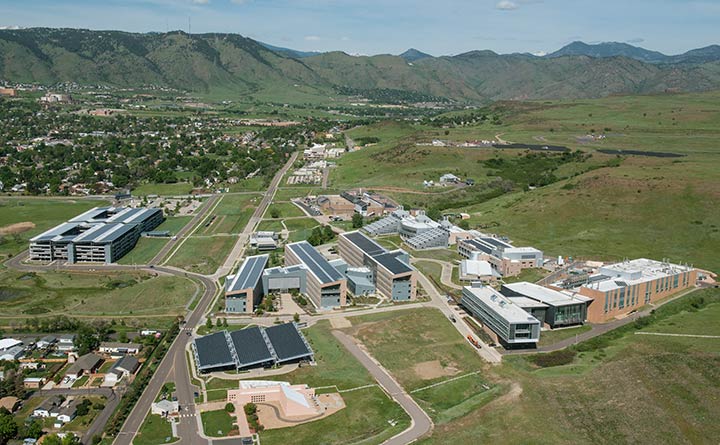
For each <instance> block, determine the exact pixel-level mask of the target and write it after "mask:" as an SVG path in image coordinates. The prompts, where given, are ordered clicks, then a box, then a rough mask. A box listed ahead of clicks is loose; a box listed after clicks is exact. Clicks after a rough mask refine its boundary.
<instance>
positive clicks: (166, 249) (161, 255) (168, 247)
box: [149, 195, 221, 264]
mask: <svg viewBox="0 0 720 445" xmlns="http://www.w3.org/2000/svg"><path fill="white" fill-rule="evenodd" d="M220 196H221V195H212V196H210V198H208V200H207V201H206V202H205V205H204V206H203V208H202V209H201V210H200V211H199V212H197V213H196V214H195V216H193V218H192V219H191V220H190V222H189V223H188V224H185V227H183V228H182V229H180V231H179V232H178V233H176V234H175V236H174V237H173V238H171V239H170V241H168V242H167V243H166V244H165V246H163V248H162V249H160V251H159V252H158V253H157V255H155V257H154V258H153V259H151V260H150V263H149V264H160V263H161V262H162V260H163V259H165V257H166V256H167V255H168V253H170V252H172V250H173V249H174V248H175V246H176V245H177V244H178V243H180V242H182V240H183V238H184V237H185V235H186V234H187V233H188V232H190V231H191V230H193V228H195V226H197V225H198V224H199V223H200V221H202V219H203V218H205V216H207V214H208V212H209V211H210V210H211V209H212V208H213V207H214V206H215V203H216V202H217V201H218V199H220Z"/></svg>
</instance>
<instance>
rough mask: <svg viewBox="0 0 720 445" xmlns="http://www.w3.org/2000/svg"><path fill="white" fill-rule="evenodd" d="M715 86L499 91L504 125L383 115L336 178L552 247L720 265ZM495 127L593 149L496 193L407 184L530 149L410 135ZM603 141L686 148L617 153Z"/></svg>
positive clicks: (466, 133)
mask: <svg viewBox="0 0 720 445" xmlns="http://www.w3.org/2000/svg"><path fill="white" fill-rule="evenodd" d="M719 97H720V93H718V92H714V93H704V94H683V95H679V94H665V95H653V96H622V97H609V98H604V99H596V100H573V101H546V102H534V103H520V102H514V103H502V104H498V105H496V106H494V109H493V110H492V111H491V113H497V114H499V115H501V117H502V119H501V120H502V124H501V125H493V124H490V123H483V124H478V125H474V126H463V127H455V128H449V129H438V128H430V127H427V126H423V125H409V124H401V123H389V122H385V123H380V124H375V125H371V126H365V127H360V128H357V129H354V130H352V131H350V132H349V133H350V135H351V136H352V137H361V136H375V137H378V138H379V139H380V142H379V143H378V144H377V145H375V146H374V147H369V148H366V149H362V150H359V151H358V152H355V153H350V154H347V155H346V156H344V157H343V158H341V159H340V161H339V167H338V168H337V169H334V170H333V173H332V179H333V181H334V182H333V186H334V187H338V188H342V187H350V186H357V185H360V186H363V187H365V188H368V189H373V188H377V189H382V188H385V189H387V191H386V192H384V193H386V194H388V195H390V196H393V197H395V198H397V199H399V201H400V202H401V203H403V204H406V205H411V206H420V207H429V206H437V205H441V206H444V205H450V207H449V208H446V210H447V211H448V212H450V213H456V212H467V213H469V214H470V215H471V216H472V218H471V219H470V221H469V222H470V225H471V227H473V228H479V229H480V230H482V231H486V232H494V233H499V234H503V235H507V236H509V237H510V238H511V239H513V240H514V241H515V242H516V243H517V244H519V245H524V244H527V245H533V246H535V247H538V248H540V249H543V250H544V251H545V252H546V253H547V254H548V256H554V255H563V256H566V257H567V256H572V257H593V258H597V259H605V260H620V259H623V258H633V257H642V256H645V257H651V258H657V259H662V258H669V259H670V260H671V261H674V262H684V261H687V262H688V263H691V264H694V265H696V266H701V267H704V268H708V269H710V270H715V271H718V270H720V259H718V256H717V255H716V254H715V252H714V249H712V248H711V247H710V246H713V245H717V244H718V243H720V224H719V223H718V221H720V206H717V205H713V204H712V203H714V202H717V201H718V199H719V198H720V169H718V168H716V166H717V165H718V164H720V150H718V147H717V140H718V138H719V137H720V102H719V101H718V98H719ZM445 131H447V134H445ZM591 134H595V135H600V134H602V135H603V136H604V137H603V138H592V137H588V135H591ZM496 135H500V137H501V138H502V139H504V140H507V141H511V142H518V143H529V144H538V145H540V144H548V145H550V144H555V145H564V146H567V147H569V148H570V149H571V150H582V151H583V152H585V153H587V154H590V155H591V157H590V158H589V159H587V160H585V161H583V162H569V163H565V164H563V165H561V166H560V167H559V168H557V169H556V170H554V172H553V173H554V175H555V176H556V177H557V178H558V179H559V181H558V182H555V183H554V184H551V185H548V186H544V187H540V188H537V189H535V190H530V191H520V190H521V189H522V188H521V187H515V191H514V192H510V193H507V194H502V195H501V196H499V197H497V196H498V194H497V193H495V194H487V193H479V192H478V191H477V190H480V189H482V187H480V188H479V189H477V190H476V191H475V192H470V191H469V190H470V189H472V187H469V188H467V189H463V190H461V191H457V192H452V193H447V194H439V193H432V194H429V195H423V194H417V193H416V194H411V193H409V192H410V191H412V190H404V191H403V190H400V189H413V188H416V189H417V187H416V186H417V183H418V182H421V180H422V179H423V178H425V177H426V176H431V175H435V176H437V175H438V173H440V172H441V171H442V172H443V173H455V174H457V175H458V176H460V177H464V174H468V175H471V176H473V175H474V176H475V178H474V179H476V181H478V185H480V186H482V184H483V183H484V182H486V181H487V180H489V179H490V178H492V177H493V176H494V175H496V174H498V171H497V170H492V171H488V170H487V169H486V167H484V166H483V165H484V164H483V162H482V161H483V160H484V159H488V158H498V159H503V160H505V161H508V162H511V161H512V160H513V159H518V158H519V157H521V156H524V155H525V154H524V151H522V150H496V149H470V148H468V149H462V148H445V147H425V146H416V145H415V143H416V142H426V141H429V140H432V139H434V138H439V139H443V140H451V141H457V142H461V141H466V140H476V139H487V140H492V139H494V138H495V136H496ZM599 149H611V150H630V149H631V150H639V151H645V152H651V151H652V152H670V153H677V154H681V155H685V156H684V157H680V158H657V157H646V156H624V157H622V158H617V157H616V156H615V155H613V154H603V153H600V152H598V151H597V150H599ZM603 165H607V166H605V167H603ZM530 167H532V166H530ZM520 173H521V172H520ZM488 174H490V175H491V176H488ZM502 174H503V175H509V177H511V178H512V177H517V176H518V172H513V171H506V172H504V173H502ZM520 178H522V177H521V176H520ZM426 179H427V178H426ZM430 179H432V178H430ZM516 181H517V179H516ZM416 191H420V190H416ZM670 215H672V217H670ZM658 240H663V242H658Z"/></svg>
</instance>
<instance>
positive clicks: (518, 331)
mask: <svg viewBox="0 0 720 445" xmlns="http://www.w3.org/2000/svg"><path fill="white" fill-rule="evenodd" d="M461 304H462V305H463V307H465V308H466V309H467V310H468V311H470V313H471V314H472V315H473V316H474V317H475V318H476V319H478V320H479V321H480V322H481V323H482V324H483V326H485V327H487V328H489V329H490V330H491V331H492V332H493V333H494V334H495V335H496V336H497V338H498V340H499V342H500V343H501V344H502V345H503V346H505V347H507V348H516V347H532V346H535V345H536V344H537V342H538V340H539V339H540V327H541V326H540V321H539V320H538V319H536V318H535V317H533V316H532V315H530V314H529V313H527V312H526V311H525V310H523V309H522V308H521V307H520V306H518V305H516V304H515V303H513V302H512V301H511V300H510V299H508V298H507V297H505V296H503V295H502V294H501V293H500V292H498V291H496V290H495V289H493V288H491V287H489V286H482V285H473V286H465V287H463V290H462V300H461Z"/></svg>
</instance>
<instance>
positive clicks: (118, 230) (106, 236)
mask: <svg viewBox="0 0 720 445" xmlns="http://www.w3.org/2000/svg"><path fill="white" fill-rule="evenodd" d="M133 230H135V226H134V225H127V224H118V223H109V224H97V225H95V226H94V227H92V228H91V229H90V230H87V231H85V232H83V233H81V234H80V235H78V236H77V237H75V239H73V243H95V244H106V243H111V242H113V241H115V240H117V239H118V238H121V237H122V236H124V235H126V234H127V233H128V232H130V231H133Z"/></svg>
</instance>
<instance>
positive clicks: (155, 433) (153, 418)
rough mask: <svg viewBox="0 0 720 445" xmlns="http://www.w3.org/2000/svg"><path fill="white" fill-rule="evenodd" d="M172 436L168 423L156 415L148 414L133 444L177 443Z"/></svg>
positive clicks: (156, 444) (158, 444) (157, 444)
mask: <svg viewBox="0 0 720 445" xmlns="http://www.w3.org/2000/svg"><path fill="white" fill-rule="evenodd" d="M177 440H178V439H177V438H176V437H173V435H172V428H170V422H168V421H167V420H165V419H163V418H162V417H160V416H158V415H157V414H148V416H147V417H146V418H145V422H143V424H142V426H141V427H140V431H138V433H137V435H136V436H135V439H134V440H133V444H135V445H160V444H164V443H173V442H175V441H177Z"/></svg>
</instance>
